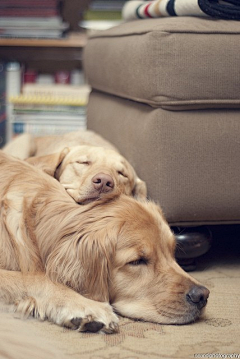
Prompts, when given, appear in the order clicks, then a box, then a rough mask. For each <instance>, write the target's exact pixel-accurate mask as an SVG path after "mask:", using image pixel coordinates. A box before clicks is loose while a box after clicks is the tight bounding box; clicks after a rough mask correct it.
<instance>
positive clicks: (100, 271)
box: [0, 151, 208, 333]
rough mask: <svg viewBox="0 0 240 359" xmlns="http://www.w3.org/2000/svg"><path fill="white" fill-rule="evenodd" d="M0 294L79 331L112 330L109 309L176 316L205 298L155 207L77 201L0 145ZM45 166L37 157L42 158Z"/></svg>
mask: <svg viewBox="0 0 240 359" xmlns="http://www.w3.org/2000/svg"><path fill="white" fill-rule="evenodd" d="M0 166H1V172H0V196H1V216H0V268H1V269H0V299H1V300H3V301H4V302H5V303H9V304H14V305H15V307H16V310H17V311H18V312H20V313H21V314H22V315H23V316H28V315H33V316H35V317H37V318H40V319H42V320H43V319H48V320H50V321H52V322H54V323H56V324H58V325H64V326H67V327H70V328H73V329H78V330H80V331H86V330H90V331H98V330H100V329H101V330H103V331H104V332H107V333H114V332H116V331H117V323H118V318H117V316H116V314H115V313H114V312H113V309H114V311H116V312H117V313H119V314H122V315H124V316H128V317H131V318H136V319H142V320H146V321H152V322H157V323H166V324H185V323H189V322H192V321H194V320H195V319H197V318H198V317H199V316H200V314H201V312H202V309H203V307H204V306H205V304H206V300H207V296H208V290H207V289H206V288H204V290H205V293H206V295H205V298H204V299H203V300H202V305H201V306H199V305H198V303H195V302H194V303H193V302H191V301H189V300H188V299H187V296H188V293H189V291H190V290H191V288H202V287H199V284H198V283H197V281H196V280H194V279H193V278H192V277H190V276H189V275H188V274H187V273H185V272H184V271H183V270H182V269H181V268H180V267H179V266H178V265H177V263H176V262H175V259H174V250H175V239H174V236H173V234H172V232H171V230H170V228H169V226H168V224H167V222H166V221H165V219H164V217H163V214H162V211H161V209H160V207H159V206H157V205H156V204H154V203H153V202H148V201H146V200H143V201H137V200H136V199H134V198H131V197H128V196H125V195H123V194H121V195H120V196H117V197H115V198H114V199H107V198H104V199H102V200H99V201H94V202H91V203H89V204H86V205H85V206H79V205H77V204H76V203H75V201H74V200H73V199H72V198H71V197H70V196H68V195H67V194H66V192H65V191H64V189H63V187H62V186H61V185H60V184H59V182H58V181H56V180H55V179H53V178H51V177H50V176H48V175H46V174H45V173H44V172H42V171H41V170H39V169H37V168H35V167H33V166H31V165H29V164H28V163H26V162H24V161H21V160H18V159H16V158H12V157H10V156H7V155H6V154H4V153H3V152H2V151H0ZM47 166H48V165H47V164H46V167H47Z"/></svg>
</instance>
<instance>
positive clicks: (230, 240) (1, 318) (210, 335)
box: [0, 226, 240, 359]
mask: <svg viewBox="0 0 240 359" xmlns="http://www.w3.org/2000/svg"><path fill="white" fill-rule="evenodd" d="M223 228H225V227H219V228H218V230H217V231H216V233H215V234H214V241H213V246H212V248H211V250H210V251H209V252H208V253H207V254H206V255H205V256H203V257H202V258H200V259H199V260H198V265H197V270H196V271H194V272H193V273H192V275H193V276H194V277H195V278H196V279H198V280H199V281H201V283H203V284H204V285H206V286H207V287H208V288H209V290H210V291H211V294H210V297H209V301H208V305H207V308H206V312H205V314H204V316H203V317H202V319H201V320H199V321H197V322H196V323H193V324H189V325H183V326H170V325H158V324H153V323H144V322H138V321H133V320H130V319H127V318H121V320H120V333H119V334H115V335H105V334H92V333H77V332H74V331H71V330H68V329H65V328H61V327H58V326H56V325H54V324H51V323H48V322H39V321H37V320H35V319H28V320H21V319H16V318H14V315H13V314H10V313H6V312H5V309H4V307H3V306H1V307H0V310H1V313H0V358H1V359H2V358H4V359H6V358H8V359H12V358H14V359H23V358H24V359H28V358H29V359H51V358H58V359H61V358H71V359H77V358H83V359H146V358H148V359H150V358H152V359H156V358H171V359H172V358H181V359H186V358H240V344H239V338H240V305H239V298H240V240H239V235H240V231H239V227H238V231H237V232H236V227H235V226H231V227H230V228H231V229H230V230H229V227H228V229H225V230H224V229H223Z"/></svg>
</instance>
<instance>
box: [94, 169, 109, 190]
mask: <svg viewBox="0 0 240 359" xmlns="http://www.w3.org/2000/svg"><path fill="white" fill-rule="evenodd" d="M92 183H93V187H94V188H95V189H96V190H98V191H101V192H110V191H112V190H113V188H114V181H113V179H112V177H111V176H110V175H107V174H106V173H98V174H97V175H96V176H94V177H93V178H92Z"/></svg>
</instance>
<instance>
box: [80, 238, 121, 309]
mask: <svg viewBox="0 0 240 359" xmlns="http://www.w3.org/2000/svg"><path fill="white" fill-rule="evenodd" d="M91 237H92V236H91V235H90V237H88V238H84V239H82V240H81V243H80V244H79V260H80V261H81V265H82V270H83V273H84V277H85V292H86V296H87V297H88V298H90V299H93V300H96V301H99V302H109V281H110V273H111V259H112V257H113V252H114V246H113V242H112V241H111V240H110V239H109V238H108V237H107V236H106V234H105V235H104V234H103V236H102V237H101V238H94V237H92V238H91Z"/></svg>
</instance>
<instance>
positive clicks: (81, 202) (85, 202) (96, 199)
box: [77, 196, 100, 206]
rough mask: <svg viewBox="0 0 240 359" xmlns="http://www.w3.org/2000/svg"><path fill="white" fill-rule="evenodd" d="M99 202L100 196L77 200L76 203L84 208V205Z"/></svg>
mask: <svg viewBox="0 0 240 359" xmlns="http://www.w3.org/2000/svg"><path fill="white" fill-rule="evenodd" d="M99 200H100V196H98V197H86V198H79V199H78V201H77V203H78V204H80V205H82V206H84V205H86V204H89V203H92V202H95V201H99Z"/></svg>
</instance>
